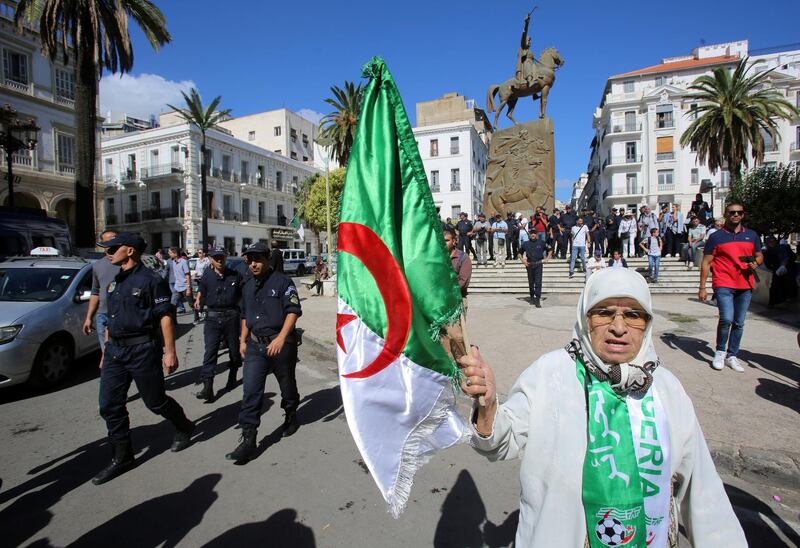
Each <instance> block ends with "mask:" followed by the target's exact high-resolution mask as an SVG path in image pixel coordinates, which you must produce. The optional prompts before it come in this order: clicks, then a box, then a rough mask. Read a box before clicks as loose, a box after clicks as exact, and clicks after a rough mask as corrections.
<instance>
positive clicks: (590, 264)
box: [586, 249, 608, 280]
mask: <svg viewBox="0 0 800 548" xmlns="http://www.w3.org/2000/svg"><path fill="white" fill-rule="evenodd" d="M607 266H608V265H607V264H606V262H605V261H604V260H603V253H602V252H601V251H600V250H599V249H595V250H594V256H593V257H592V258H591V259H589V260H588V261H586V279H587V280H588V279H589V276H591V275H592V274H594V273H595V272H599V271H600V270H603V269H604V268H606V267H607Z"/></svg>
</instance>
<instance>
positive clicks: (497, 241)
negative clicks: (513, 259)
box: [492, 213, 508, 268]
mask: <svg viewBox="0 0 800 548" xmlns="http://www.w3.org/2000/svg"><path fill="white" fill-rule="evenodd" d="M507 232H508V223H506V222H505V221H504V220H503V218H502V217H501V216H500V214H499V213H498V214H497V215H495V220H494V222H493V223H492V238H493V239H494V266H500V267H501V268H505V267H506V233H507Z"/></svg>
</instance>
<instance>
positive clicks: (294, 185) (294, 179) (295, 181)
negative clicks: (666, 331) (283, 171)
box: [292, 175, 300, 192]
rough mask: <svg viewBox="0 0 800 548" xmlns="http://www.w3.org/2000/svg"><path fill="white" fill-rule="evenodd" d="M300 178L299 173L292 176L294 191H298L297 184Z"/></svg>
mask: <svg viewBox="0 0 800 548" xmlns="http://www.w3.org/2000/svg"><path fill="white" fill-rule="evenodd" d="M299 181H300V180H299V179H298V178H297V175H295V176H294V177H292V192H297V184H298V182H299Z"/></svg>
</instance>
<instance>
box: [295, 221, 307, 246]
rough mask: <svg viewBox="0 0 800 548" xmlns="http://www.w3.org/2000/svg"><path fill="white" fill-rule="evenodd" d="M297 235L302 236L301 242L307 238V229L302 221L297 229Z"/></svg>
mask: <svg viewBox="0 0 800 548" xmlns="http://www.w3.org/2000/svg"><path fill="white" fill-rule="evenodd" d="M297 236H298V237H299V238H300V241H301V242H304V241H305V240H306V229H305V228H303V223H300V226H299V227H298V229H297Z"/></svg>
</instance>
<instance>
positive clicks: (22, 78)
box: [3, 49, 28, 85]
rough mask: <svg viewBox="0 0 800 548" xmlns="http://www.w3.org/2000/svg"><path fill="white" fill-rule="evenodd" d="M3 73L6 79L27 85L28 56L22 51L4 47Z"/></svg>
mask: <svg viewBox="0 0 800 548" xmlns="http://www.w3.org/2000/svg"><path fill="white" fill-rule="evenodd" d="M3 73H4V74H5V77H6V80H11V81H12V82H17V83H18V84H25V85H28V56H27V55H25V54H24V53H18V52H16V51H12V50H10V49H4V50H3Z"/></svg>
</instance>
